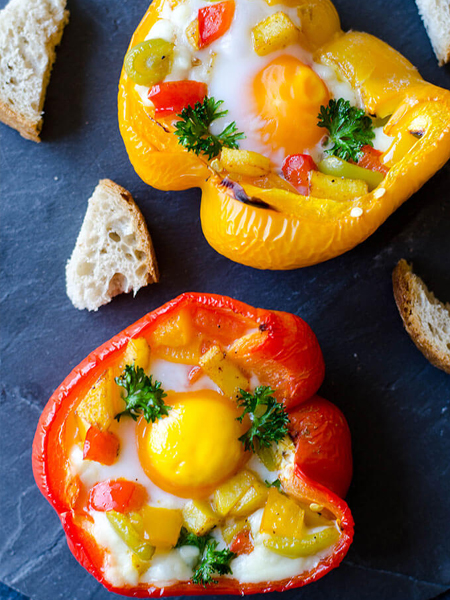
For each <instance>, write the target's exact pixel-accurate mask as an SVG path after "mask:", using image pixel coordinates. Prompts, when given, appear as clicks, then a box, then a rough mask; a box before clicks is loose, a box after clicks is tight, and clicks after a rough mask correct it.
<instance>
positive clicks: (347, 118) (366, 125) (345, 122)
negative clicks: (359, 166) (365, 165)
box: [317, 98, 375, 162]
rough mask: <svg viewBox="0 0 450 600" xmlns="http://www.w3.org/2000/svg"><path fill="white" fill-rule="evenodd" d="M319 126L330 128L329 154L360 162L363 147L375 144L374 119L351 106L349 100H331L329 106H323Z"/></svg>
mask: <svg viewBox="0 0 450 600" xmlns="http://www.w3.org/2000/svg"><path fill="white" fill-rule="evenodd" d="M317 118H318V119H319V122H318V126H319V127H324V128H325V129H328V131H329V133H330V140H331V142H333V144H334V145H333V146H332V148H330V149H329V150H327V151H326V152H327V153H328V154H332V155H333V156H338V157H339V158H342V159H343V160H350V159H351V160H353V161H355V162H358V159H359V158H360V157H361V154H362V153H361V151H360V150H361V148H362V147H363V146H364V145H366V144H369V146H373V143H372V140H373V139H374V137H375V133H374V131H373V124H372V119H371V118H370V117H369V116H367V115H366V114H365V113H364V111H363V110H360V109H359V108H356V106H350V102H349V101H348V100H344V99H343V98H339V100H330V102H329V103H328V106H321V107H320V113H319V115H318V117H317Z"/></svg>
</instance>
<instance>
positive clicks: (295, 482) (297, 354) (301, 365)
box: [33, 294, 353, 597]
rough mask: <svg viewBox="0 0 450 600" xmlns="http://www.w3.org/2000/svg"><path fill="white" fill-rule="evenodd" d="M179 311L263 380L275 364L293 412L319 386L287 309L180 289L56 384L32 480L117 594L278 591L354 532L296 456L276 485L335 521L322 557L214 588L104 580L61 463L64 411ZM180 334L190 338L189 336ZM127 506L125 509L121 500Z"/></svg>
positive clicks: (311, 574) (328, 561) (330, 563)
mask: <svg viewBox="0 0 450 600" xmlns="http://www.w3.org/2000/svg"><path fill="white" fill-rule="evenodd" d="M186 314H189V315H190V318H191V321H192V324H193V327H196V328H198V330H199V331H202V332H203V331H207V332H208V338H209V339H211V341H212V342H213V343H218V342H219V341H220V343H223V344H226V345H228V346H232V345H233V343H234V345H235V346H236V348H237V349H238V360H244V358H245V359H246V360H247V361H248V368H249V369H250V371H252V372H254V373H255V374H256V375H257V376H258V377H259V378H262V377H264V376H266V377H268V378H269V380H274V378H275V377H276V373H277V372H278V371H281V372H282V374H283V376H284V378H285V379H286V382H285V385H284V389H283V393H282V396H281V397H280V399H283V402H284V403H285V405H286V407H287V410H288V411H290V412H293V411H294V410H295V408H296V407H299V406H300V405H301V404H302V403H303V402H306V401H307V400H308V399H309V398H310V396H311V395H312V394H314V392H315V391H316V390H317V389H318V387H319V386H320V384H321V381H322V379H323V359H322V356H321V353H320V348H319V347H318V344H317V340H316V338H315V336H314V334H313V333H312V332H311V330H310V329H309V328H308V326H307V325H306V324H305V323H304V322H303V321H301V319H299V318H298V317H295V316H294V315H289V314H287V313H279V312H272V311H266V310H261V309H253V308H252V307H249V306H248V305H246V304H243V303H241V302H237V301H235V300H232V299H230V298H225V297H223V296H214V295H202V294H183V295H182V296H180V297H179V298H177V299H175V300H173V301H172V302H170V303H168V304H166V305H165V306H163V307H161V308H160V309H158V310H156V311H154V312H153V313H149V314H148V315H146V316H145V317H144V318H143V319H141V320H140V321H138V322H137V323H135V324H134V325H131V326H130V327H129V328H127V329H126V330H125V331H123V332H122V333H120V334H119V335H117V336H116V337H115V338H113V339H112V340H110V341H109V342H107V343H105V344H104V345H103V346H101V347H100V348H98V349H97V350H96V351H94V352H93V353H91V354H90V355H89V356H88V357H87V358H86V359H85V360H84V361H83V362H82V363H81V364H80V365H79V366H78V367H77V368H76V369H75V370H74V371H73V372H72V373H71V374H70V375H69V376H68V377H67V378H66V380H65V381H64V382H63V383H62V384H61V386H60V387H59V388H58V389H57V390H56V392H55V393H54V395H53V396H52V398H51V399H50V401H49V403H48V404H47V406H46V408H45V409H44V412H43V414H42V416H41V418H40V421H39V424H38V429H37V432H36V436H35V440H34V444H33V471H34V475H35V479H36V482H37V484H38V486H39V488H40V489H41V491H42V493H43V494H44V496H45V497H46V498H47V499H48V500H49V502H50V503H51V504H52V505H53V506H54V508H55V509H56V510H57V512H58V514H59V517H60V519H61V522H62V524H63V527H64V529H65V532H66V535H67V541H68V544H69V547H70V549H71V551H72V552H73V554H74V555H75V557H76V558H77V559H78V560H79V562H80V563H81V564H82V565H83V566H84V567H85V568H86V569H87V570H88V571H89V572H90V573H92V574H93V575H94V576H95V577H96V578H97V579H98V580H99V581H100V582H101V583H103V584H104V585H105V586H106V587H107V588H108V589H110V590H112V591H115V592H117V593H121V594H124V595H132V596H145V597H160V596H171V595H186V594H199V595H200V594H204V593H210V592H211V591H213V592H214V593H216V594H242V593H256V592H261V591H282V590H284V589H290V588H293V587H299V586H302V585H305V584H307V583H309V582H311V581H314V580H316V579H318V578H319V577H322V576H323V575H324V574H325V573H326V572H328V571H329V570H330V569H332V568H334V567H336V566H337V565H338V564H339V563H340V561H341V560H342V558H343V557H344V555H345V554H346V552H347V550H348V547H349V545H350V543H351V541H352V538H353V520H352V518H351V514H350V511H349V509H348V507H347V505H346V503H345V502H344V501H343V500H341V499H340V498H339V497H338V496H336V495H335V494H334V493H333V492H331V491H329V490H327V489H326V488H325V487H324V486H323V485H321V484H320V483H319V482H316V481H314V480H313V479H310V478H309V477H307V476H306V475H305V474H303V472H302V471H301V469H300V466H299V464H300V463H299V462H298V461H297V465H296V466H294V465H293V466H292V468H290V469H287V470H286V471H285V473H284V478H283V482H282V483H283V489H284V490H286V491H287V492H288V493H289V494H290V495H291V496H292V497H293V498H298V499H299V501H301V502H306V503H312V502H316V503H319V504H321V505H324V506H325V507H326V510H327V511H328V512H329V513H330V514H331V515H333V516H334V518H335V519H336V520H337V523H338V524H339V528H340V537H339V540H338V541H337V542H336V543H335V545H334V546H333V547H332V548H330V552H329V553H328V554H327V556H326V557H325V558H323V559H321V560H320V562H319V565H318V566H317V568H315V569H312V570H310V571H308V572H305V573H302V574H301V575H299V576H298V577H293V578H289V579H288V580H281V581H276V582H264V583H255V584H253V583H249V584H241V583H239V582H238V581H236V580H234V579H232V578H230V579H228V578H226V579H221V580H220V582H219V584H217V586H216V585H215V586H214V589H213V590H211V589H210V588H207V589H206V590H205V589H204V588H203V587H202V586H200V585H198V586H197V585H194V584H193V583H192V582H179V583H176V584H174V585H170V586H167V587H164V588H157V587H155V586H154V585H152V586H151V587H149V586H148V585H147V584H144V583H140V584H138V585H137V586H134V587H133V586H128V587H114V586H113V585H112V584H111V583H110V582H108V581H107V580H106V579H105V574H104V571H103V565H104V561H105V560H106V558H105V556H106V555H105V550H104V549H103V548H102V547H101V546H99V545H98V544H97V542H96V541H95V539H94V538H93V537H92V535H91V533H90V531H91V521H90V517H89V515H87V513H86V511H85V509H84V508H83V497H84V496H85V494H84V495H83V490H82V486H81V483H80V481H79V480H78V479H77V478H74V477H73V476H72V474H71V471H70V469H69V467H68V464H69V463H68V456H69V453H70V450H71V447H72V445H73V436H72V437H71V436H70V435H69V433H70V431H67V429H68V428H69V421H70V416H71V415H72V414H73V411H74V409H75V407H76V406H77V402H79V401H80V398H83V397H84V396H85V395H86V393H87V391H88V390H89V389H90V386H91V385H92V384H93V383H94V382H95V381H97V380H98V377H99V375H100V374H101V373H102V372H104V371H105V369H107V368H109V367H111V365H113V364H120V363H121V361H122V360H123V355H124V353H125V351H126V348H127V345H128V342H129V340H130V339H137V338H145V339H146V340H148V342H149V344H150V347H151V352H152V354H153V351H154V349H153V347H152V345H151V343H150V340H151V339H152V334H153V333H154V332H155V331H156V330H157V329H158V327H159V328H160V329H161V326H162V325H163V324H164V326H165V327H166V330H167V323H168V322H170V321H173V322H177V321H178V316H179V315H186ZM184 318H185V319H186V317H184ZM214 321H215V323H216V326H215V327H214V326H213V323H214ZM178 322H179V321H178ZM225 323H226V324H227V326H226V327H223V328H222V327H220V328H219V327H217V325H218V324H225ZM249 331H252V332H254V333H253V334H252V335H253V336H254V337H257V338H259V340H258V341H256V340H255V339H253V341H252V342H251V343H250V342H249V340H248V339H247V340H245V339H244V340H243V338H246V337H247V338H248V337H249V336H248V332H249ZM252 335H251V336H250V337H252ZM186 339H187V343H189V336H188V337H187V338H186ZM155 352H156V350H155ZM252 353H253V354H252ZM264 356H265V358H266V363H264ZM313 363H314V364H313ZM277 366H278V369H277V368H276V367H277ZM265 370H267V373H265ZM311 390H312V391H311ZM69 429H70V428H69ZM329 443H331V445H332V446H334V441H333V440H329ZM338 443H339V442H338ZM322 451H323V452H324V456H327V455H328V454H329V453H330V452H331V451H330V450H328V451H327V449H326V442H325V440H324V444H323V445H322ZM319 470H320V469H319ZM309 475H310V476H311V475H312V473H311V472H310V473H309ZM345 476H346V477H347V476H348V475H347V474H346V475H345ZM290 490H291V491H290ZM80 503H81V504H80ZM111 508H113V507H110V508H109V510H110V509H111ZM126 510H132V509H131V508H130V506H129V505H128V506H127V507H126ZM107 514H108V513H107ZM125 533H126V532H125Z"/></svg>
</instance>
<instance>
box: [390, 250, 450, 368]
mask: <svg viewBox="0 0 450 600" xmlns="http://www.w3.org/2000/svg"><path fill="white" fill-rule="evenodd" d="M392 282H393V286H394V297H395V302H396V303H397V307H398V310H399V312H400V315H401V317H402V319H403V323H404V324H405V328H406V331H407V332H408V333H409V335H410V337H411V339H412V341H413V342H414V343H415V344H416V346H417V347H418V348H419V350H420V351H421V352H422V354H424V355H425V357H426V358H427V359H428V360H429V361H430V362H431V363H432V364H433V365H434V366H435V367H438V368H439V369H442V370H444V371H446V372H447V373H450V304H449V303H447V304H443V303H442V302H440V301H439V300H438V299H437V298H436V297H435V296H434V294H433V292H430V290H429V289H428V288H427V286H426V285H425V284H424V282H423V281H422V280H421V279H420V277H418V276H417V275H415V274H414V273H413V271H412V266H411V265H409V264H408V263H407V262H406V260H404V259H402V260H400V261H399V263H398V265H397V266H396V267H395V269H394V272H393V274H392Z"/></svg>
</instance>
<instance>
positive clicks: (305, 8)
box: [295, 0, 341, 50]
mask: <svg viewBox="0 0 450 600" xmlns="http://www.w3.org/2000/svg"><path fill="white" fill-rule="evenodd" d="M295 5H296V6H297V12H298V16H299V17H300V22H301V31H302V33H303V34H304V36H305V38H306V39H307V41H308V43H309V47H310V49H311V50H316V49H317V48H320V47H321V46H323V44H324V43H326V42H327V41H329V40H331V39H332V38H333V36H334V35H335V34H336V33H338V32H340V31H341V23H340V20H339V15H338V12H337V10H336V9H335V7H334V6H333V3H332V2H331V0H295Z"/></svg>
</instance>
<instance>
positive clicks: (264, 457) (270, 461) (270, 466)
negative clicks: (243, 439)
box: [258, 446, 277, 471]
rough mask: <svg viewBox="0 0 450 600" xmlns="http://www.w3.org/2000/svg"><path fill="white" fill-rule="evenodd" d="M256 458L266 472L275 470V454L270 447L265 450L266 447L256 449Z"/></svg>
mask: <svg viewBox="0 0 450 600" xmlns="http://www.w3.org/2000/svg"><path fill="white" fill-rule="evenodd" d="M258 456H259V458H260V459H261V462H262V464H263V465H264V466H265V467H266V469H267V470H268V471H276V470H277V461H276V459H275V452H274V451H273V450H272V448H271V447H269V448H267V447H266V446H263V447H262V448H258Z"/></svg>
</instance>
